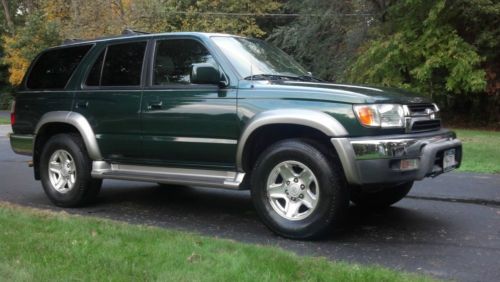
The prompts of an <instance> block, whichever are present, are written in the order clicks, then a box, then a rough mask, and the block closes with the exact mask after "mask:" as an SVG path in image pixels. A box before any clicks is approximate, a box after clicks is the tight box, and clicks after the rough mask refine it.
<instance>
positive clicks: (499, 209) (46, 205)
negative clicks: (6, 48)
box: [0, 126, 500, 281]
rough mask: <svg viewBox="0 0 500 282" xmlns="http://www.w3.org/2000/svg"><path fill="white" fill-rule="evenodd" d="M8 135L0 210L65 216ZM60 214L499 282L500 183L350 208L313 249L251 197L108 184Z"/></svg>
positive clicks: (461, 178)
mask: <svg viewBox="0 0 500 282" xmlns="http://www.w3.org/2000/svg"><path fill="white" fill-rule="evenodd" d="M9 130H10V126H0V201H9V202H12V203H16V204H20V205H25V206H30V207H36V208H42V209H50V210H55V211H62V210H63V209H60V208H57V207H55V206H53V205H52V204H51V203H50V202H49V200H48V199H47V197H46V196H45V195H44V193H43V190H42V188H41V185H40V183H39V182H37V181H35V180H33V173H32V169H31V168H29V167H28V166H27V161H28V160H30V158H29V157H25V156H19V155H15V154H13V153H12V151H11V149H10V147H9V143H8V139H7V138H6V137H5V136H6V134H7V132H8V131H9ZM65 211H66V212H69V213H74V214H80V215H88V216H95V217H102V218H109V219H115V220H120V221H126V222H130V223H134V224H146V225H152V226H159V227H162V228H168V229H175V230H183V231H189V232H195V233H199V234H203V235H207V236H212V237H219V238H227V239H233V240H237V241H242V242H247V243H254V244H259V245H273V246H278V247H281V248H283V249H285V250H289V251H293V252H295V253H297V254H299V255H312V256H322V257H326V258H328V259H331V260H334V261H345V262H354V263H359V264H364V265H374V264H376V265H382V266H385V267H388V268H391V269H395V270H404V271H408V272H414V273H420V274H427V275H431V276H434V277H436V278H441V279H447V280H448V279H450V280H457V281H500V175H488V174H474V173H462V172H451V173H447V174H443V175H441V176H438V177H436V178H434V179H425V180H423V181H419V182H416V183H415V185H414V188H413V189H412V191H411V192H410V194H409V196H408V197H406V198H405V199H403V200H402V201H400V202H399V203H397V204H396V205H394V206H393V207H391V208H389V209H387V210H384V211H375V212H374V211H366V210H362V209H359V208H357V207H355V206H351V207H350V208H349V216H348V218H347V220H346V223H345V224H344V225H343V226H342V227H340V228H338V231H337V232H336V233H335V234H333V235H332V236H330V237H328V238H325V239H323V240H319V241H294V240H288V239H284V238H281V237H279V236H276V235H274V234H273V233H271V232H270V231H269V230H268V229H267V228H266V227H265V226H264V225H263V224H262V223H261V222H260V220H259V218H258V217H257V214H256V213H255V211H254V209H253V207H252V203H251V200H250V195H249V193H248V192H247V191H226V190H218V189H209V188H201V187H182V186H177V187H169V188H160V187H158V186H157V185H155V184H151V183H140V182H125V181H111V180H106V181H105V182H104V184H103V189H102V191H101V194H100V195H99V198H98V200H97V203H95V204H93V205H92V206H88V207H85V208H78V209H66V210H65Z"/></svg>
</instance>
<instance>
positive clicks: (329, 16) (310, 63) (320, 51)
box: [269, 0, 373, 80]
mask: <svg viewBox="0 0 500 282" xmlns="http://www.w3.org/2000/svg"><path fill="white" fill-rule="evenodd" d="M286 9H287V10H288V11H289V12H295V13H298V14H299V17H298V18H297V19H295V20H294V21H292V22H291V23H288V24H286V25H283V26H280V27H278V28H276V29H275V30H274V31H273V33H272V34H271V36H270V37H269V40H270V41H271V42H272V43H274V44H276V45H277V46H279V47H281V48H282V49H284V50H286V51H287V52H288V53H290V54H292V55H293V56H294V57H295V59H297V60H298V61H299V62H300V63H302V64H303V65H305V66H306V67H307V68H308V69H309V70H310V71H312V72H313V74H314V75H315V76H318V77H321V78H323V79H326V80H339V79H342V78H343V76H344V73H345V69H346V68H347V66H348V65H349V62H350V61H351V59H352V58H353V57H354V56H355V53H356V50H357V49H358V47H359V46H360V44H361V43H363V42H364V41H365V38H366V36H367V30H368V28H369V23H368V21H369V19H368V18H367V16H364V15H363V14H367V13H371V12H372V11H373V7H372V6H371V5H370V4H369V3H367V1H356V0H353V1H329V0H310V1H301V0H290V1H288V2H287V4H286ZM353 12H355V13H353ZM356 14H357V15H356Z"/></svg>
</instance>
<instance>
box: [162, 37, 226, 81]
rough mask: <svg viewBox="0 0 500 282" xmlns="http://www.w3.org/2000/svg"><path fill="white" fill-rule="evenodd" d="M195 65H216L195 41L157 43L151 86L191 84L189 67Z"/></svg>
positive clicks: (173, 40) (164, 41) (203, 48)
mask: <svg viewBox="0 0 500 282" xmlns="http://www.w3.org/2000/svg"><path fill="white" fill-rule="evenodd" d="M197 63H212V64H213V65H214V66H216V65H217V64H216V63H215V61H214V59H213V58H212V56H211V55H210V53H209V52H208V50H207V49H206V48H205V47H204V46H203V45H202V44H201V43H199V42H197V41H195V40H190V39H171V40H162V41H158V42H157V43H156V56H155V63H154V75H153V84H155V85H162V84H169V83H182V84H189V83H191V81H190V73H191V67H192V65H193V64H197Z"/></svg>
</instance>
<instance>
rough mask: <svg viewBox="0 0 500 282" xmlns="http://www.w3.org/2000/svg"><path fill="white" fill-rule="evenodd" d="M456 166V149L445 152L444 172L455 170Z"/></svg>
mask: <svg viewBox="0 0 500 282" xmlns="http://www.w3.org/2000/svg"><path fill="white" fill-rule="evenodd" d="M455 164H456V161H455V149H449V150H446V151H444V155H443V170H444V171H447V170H450V169H451V168H453V167H454V166H455Z"/></svg>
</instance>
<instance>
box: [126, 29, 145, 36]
mask: <svg viewBox="0 0 500 282" xmlns="http://www.w3.org/2000/svg"><path fill="white" fill-rule="evenodd" d="M129 34H149V32H145V31H140V30H133V29H131V28H126V29H124V30H123V31H122V35H129Z"/></svg>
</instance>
